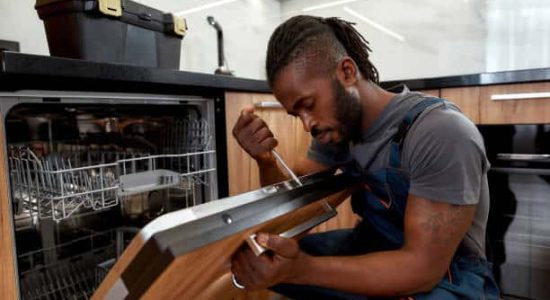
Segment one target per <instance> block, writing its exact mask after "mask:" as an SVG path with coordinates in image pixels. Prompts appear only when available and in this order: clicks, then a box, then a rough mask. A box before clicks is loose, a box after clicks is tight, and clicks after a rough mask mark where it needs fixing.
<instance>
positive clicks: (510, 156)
mask: <svg viewBox="0 0 550 300" xmlns="http://www.w3.org/2000/svg"><path fill="white" fill-rule="evenodd" d="M497 158H498V159H503V160H523V161H530V160H532V161H541V160H550V154H523V153H498V154H497Z"/></svg>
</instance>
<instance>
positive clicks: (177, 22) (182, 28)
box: [172, 15, 187, 36]
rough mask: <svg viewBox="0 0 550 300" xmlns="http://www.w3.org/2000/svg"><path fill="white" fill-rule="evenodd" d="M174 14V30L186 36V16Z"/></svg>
mask: <svg viewBox="0 0 550 300" xmlns="http://www.w3.org/2000/svg"><path fill="white" fill-rule="evenodd" d="M172 16H173V17H174V32H175V33H176V34H177V35H181V36H185V34H186V33H187V21H186V20H185V18H184V17H178V16H176V15H172Z"/></svg>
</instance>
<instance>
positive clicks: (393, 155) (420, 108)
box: [390, 97, 445, 168]
mask: <svg viewBox="0 0 550 300" xmlns="http://www.w3.org/2000/svg"><path fill="white" fill-rule="evenodd" d="M444 102H445V100H443V99H440V98H436V97H428V98H425V99H423V100H422V101H421V102H419V103H417V104H416V105H415V106H413V108H412V109H411V110H409V112H407V114H406V115H405V118H404V119H403V121H402V122H401V124H400V125H399V129H398V130H397V133H396V134H395V135H394V136H393V138H392V141H391V148H390V167H392V168H400V167H401V150H402V148H403V141H404V140H405V136H406V135H407V132H408V131H409V129H411V126H412V125H413V123H414V121H416V119H417V118H418V117H419V116H420V115H421V114H422V112H424V110H426V109H427V108H429V107H431V106H432V105H436V104H443V103H444Z"/></svg>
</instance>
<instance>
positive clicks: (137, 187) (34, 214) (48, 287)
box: [4, 96, 218, 299]
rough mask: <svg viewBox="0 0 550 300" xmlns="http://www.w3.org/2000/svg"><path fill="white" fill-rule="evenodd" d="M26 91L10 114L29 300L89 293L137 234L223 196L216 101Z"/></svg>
mask: <svg viewBox="0 0 550 300" xmlns="http://www.w3.org/2000/svg"><path fill="white" fill-rule="evenodd" d="M53 99H54V100H53V101H52V98H48V99H41V98H32V97H31V98H25V97H18V98H16V99H15V100H13V101H12V104H13V105H12V106H11V107H10V109H9V110H6V109H4V111H7V113H5V115H4V118H5V129H6V140H7V156H8V157H7V161H8V168H9V180H10V188H11V189H10V197H11V204H12V206H11V207H12V211H13V220H14V229H15V240H16V253H17V267H18V273H19V274H18V275H19V287H20V296H21V299H88V298H89V297H90V296H91V295H92V293H93V291H94V290H95V288H96V287H97V285H98V284H99V283H100V282H101V281H102V279H103V278H104V276H105V275H106V273H107V272H108V271H109V269H110V267H111V266H112V265H113V264H114V262H115V261H116V258H117V257H118V256H119V255H120V254H121V253H122V251H123V250H124V248H125V246H127V245H128V243H129V242H130V240H131V239H132V237H133V236H134V235H135V234H136V233H137V232H138V231H139V229H140V228H141V227H143V226H144V225H145V224H146V223H148V222H149V221H151V220H152V219H154V218H155V217H157V216H159V215H162V214H164V213H166V212H170V211H174V210H178V209H181V208H186V207H191V206H194V205H198V204H201V203H205V202H208V201H211V200H214V199H217V196H218V195H217V175H216V149H215V132H214V128H215V126H214V125H215V124H214V114H213V111H214V108H213V102H214V101H213V100H212V99H203V98H190V99H184V98H182V99H179V98H176V97H174V99H171V98H170V97H165V98H162V99H160V100H158V101H154V99H153V100H152V99H151V98H150V97H138V96H134V97H123V98H121V99H119V98H117V97H116V96H113V97H105V96H104V97H102V98H98V99H93V97H88V98H81V97H76V96H73V97H65V98H57V97H56V98H53Z"/></svg>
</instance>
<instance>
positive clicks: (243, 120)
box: [233, 113, 259, 131]
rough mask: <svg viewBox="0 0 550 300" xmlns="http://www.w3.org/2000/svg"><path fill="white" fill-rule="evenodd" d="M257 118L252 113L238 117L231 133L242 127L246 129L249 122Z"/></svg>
mask: <svg viewBox="0 0 550 300" xmlns="http://www.w3.org/2000/svg"><path fill="white" fill-rule="evenodd" d="M257 118H259V117H258V116H257V115H255V114H254V113H245V114H242V113H241V115H240V116H239V118H238V119H237V123H235V126H233V131H235V130H240V129H242V128H244V127H246V126H247V125H248V124H249V123H250V122H252V121H254V120H255V119H257Z"/></svg>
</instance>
